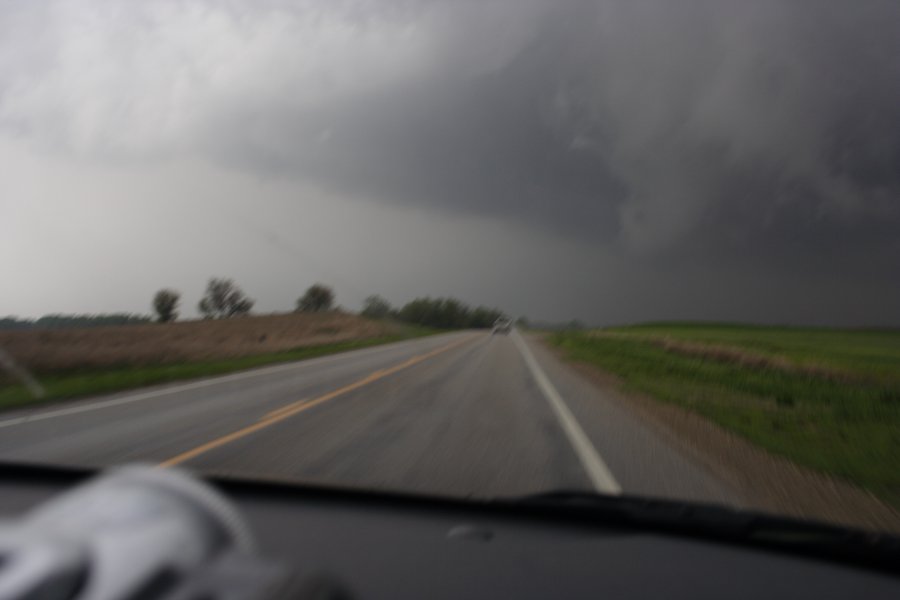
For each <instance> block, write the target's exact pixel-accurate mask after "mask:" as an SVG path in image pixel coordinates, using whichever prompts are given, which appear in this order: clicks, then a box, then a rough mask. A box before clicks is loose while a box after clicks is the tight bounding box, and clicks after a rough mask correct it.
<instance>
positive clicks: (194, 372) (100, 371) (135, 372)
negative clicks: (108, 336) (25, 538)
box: [0, 328, 435, 410]
mask: <svg viewBox="0 0 900 600" xmlns="http://www.w3.org/2000/svg"><path fill="white" fill-rule="evenodd" d="M432 333H435V332H434V331H432V330H428V329H423V328H403V329H401V330H398V331H397V332H396V333H392V334H386V335H380V336H377V337H371V338H365V339H359V340H348V341H344V342H336V343H332V344H318V345H312V346H306V347H299V348H294V349H291V350H285V351H282V352H270V353H265V354H254V355H250V356H240V357H235V358H226V359H219V360H205V361H195V362H180V363H172V364H156V365H136V366H119V367H112V368H94V369H71V370H61V371H55V372H54V371H51V372H48V373H43V374H42V375H41V376H40V383H41V385H42V386H43V388H44V396H43V397H41V398H35V397H34V396H33V395H32V394H31V393H30V392H29V390H28V389H27V388H26V387H25V386H24V385H22V384H18V383H14V382H12V381H7V382H6V385H0V410H3V409H10V408H16V407H21V406H24V405H27V404H33V403H35V402H47V401H53V400H62V399H67V398H77V397H81V396H89V395H94V394H103V393H110V392H117V391H121V390H127V389H131V388H137V387H142V386H147V385H154V384H159V383H168V382H173V381H181V380H185V379H194V378H198V377H210V376H213V375H222V374H224V373H231V372H234V371H242V370H246V369H253V368H256V367H262V366H266V365H273V364H278V363H285V362H291V361H298V360H306V359H310V358H315V357H318V356H325V355H328V354H337V353H340V352H347V351H350V350H359V349H362V348H369V347H371V346H378V345H381V344H388V343H390V342H397V341H401V340H406V339H410V338H413V337H420V336H425V335H430V334H432Z"/></svg>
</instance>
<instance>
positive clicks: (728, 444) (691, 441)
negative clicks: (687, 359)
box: [532, 336, 900, 533]
mask: <svg viewBox="0 0 900 600" xmlns="http://www.w3.org/2000/svg"><path fill="white" fill-rule="evenodd" d="M532 340H533V341H534V342H536V343H539V344H540V345H541V346H542V347H543V348H544V349H545V350H546V351H548V352H550V353H551V354H553V355H554V356H555V357H557V358H558V359H559V360H561V361H563V362H565V363H566V364H568V365H569V366H571V367H572V368H573V369H574V370H575V371H576V372H577V373H578V374H579V375H581V376H582V377H583V378H585V379H586V380H588V381H590V382H591V383H592V384H593V385H594V386H596V387H598V388H600V389H602V391H603V392H604V394H605V395H606V396H608V397H609V398H610V400H611V401H613V402H615V403H616V404H617V405H619V406H620V407H621V408H623V409H625V410H627V411H628V412H630V413H631V414H633V415H634V416H636V417H637V418H639V419H640V420H641V421H642V422H644V423H645V424H646V425H647V426H649V427H651V428H653V429H654V431H656V432H657V433H658V434H659V435H660V436H661V437H664V438H665V439H666V441H667V442H669V443H670V444H672V445H673V446H674V447H677V448H678V449H679V450H680V451H682V452H683V453H685V454H686V455H688V456H690V457H691V458H692V459H693V460H696V461H697V462H699V463H701V464H703V465H704V466H705V467H706V468H708V469H709V470H710V471H711V472H713V473H715V474H716V476H718V477H720V478H721V479H722V480H723V481H725V482H727V483H728V484H729V485H731V486H732V487H734V488H735V489H736V490H738V491H739V492H740V493H741V495H742V496H743V497H744V498H746V501H747V502H748V504H749V506H750V507H751V508H753V509H757V510H762V511H765V512H771V513H777V514H784V515H790V516H794V517H800V518H809V519H816V520H823V521H828V522H837V523H844V524H847V525H851V526H855V527H862V528H866V529H876V530H889V531H893V532H898V533H900V512H898V511H896V510H894V509H893V508H892V507H890V506H888V505H886V504H885V503H883V502H881V501H880V500H879V499H878V498H876V497H875V496H873V495H872V494H870V493H868V492H866V491H865V490H862V489H860V488H857V487H855V486H853V485H851V484H849V483H846V482H844V481H840V480H837V479H834V478H831V477H828V476H825V475H822V474H820V473H816V472H814V471H812V470H810V469H807V468H804V467H800V466H798V465H796V464H794V463H792V462H791V461H788V460H786V459H783V458H780V457H777V456H774V455H772V454H770V453H768V452H766V451H764V450H762V449H760V448H758V447H756V446H754V445H753V444H751V443H750V442H748V441H746V440H744V439H743V438H741V437H739V436H737V435H735V434H733V433H730V432H728V431H726V430H724V429H722V428H721V427H719V426H718V425H716V424H714V423H712V422H711V421H709V420H707V419H705V418H703V417H701V416H699V415H696V414H694V413H691V412H690V411H687V410H685V409H683V408H681V407H678V406H674V405H671V404H666V403H663V402H660V401H657V400H655V399H653V398H650V397H648V396H645V395H641V394H634V393H625V392H623V391H622V389H621V383H620V381H619V380H618V379H617V378H616V377H615V376H614V375H611V374H609V373H607V372H605V371H603V370H601V369H600V368H598V367H596V366H594V365H589V364H586V363H580V362H573V361H570V360H568V359H567V358H566V357H565V356H564V353H563V352H561V351H560V350H559V349H558V348H556V347H555V346H553V345H552V344H548V343H547V342H546V341H544V340H543V339H541V338H539V337H537V336H535V337H533V338H532Z"/></svg>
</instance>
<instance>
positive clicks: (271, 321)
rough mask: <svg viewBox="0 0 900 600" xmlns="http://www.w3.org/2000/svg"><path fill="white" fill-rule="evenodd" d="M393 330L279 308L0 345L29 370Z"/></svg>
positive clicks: (180, 357) (188, 357) (191, 357)
mask: <svg viewBox="0 0 900 600" xmlns="http://www.w3.org/2000/svg"><path fill="white" fill-rule="evenodd" d="M390 333H394V331H392V328H391V327H390V326H389V325H385V324H383V323H379V322H375V321H370V320H368V319H364V318H362V317H358V316H356V315H350V314H345V313H336V312H335V313H323V314H282V315H267V316H258V317H242V318H235V319H226V320H217V321H186V322H181V323H165V324H162V323H153V324H147V325H126V326H116V327H96V328H85V329H58V330H43V331H3V332H0V348H4V349H5V350H6V351H7V352H8V353H9V354H10V355H11V356H12V357H13V358H15V360H16V361H17V362H18V363H19V364H20V365H22V366H23V367H25V368H27V369H29V370H31V371H34V372H38V373H40V372H51V371H62V370H69V369H96V368H105V367H116V366H137V365H157V364H168V363H181V362H187V361H204V360H214V359H221V358H234V357H239V356H249V355H254V354H266V353H271V352H280V351H284V350H290V349H293V348H298V347H305V346H318V345H322V344H332V343H336V342H345V341H349V340H360V339H367V338H373V337H377V336H382V335H386V334H390Z"/></svg>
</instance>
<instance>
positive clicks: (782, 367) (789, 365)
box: [590, 332, 860, 382]
mask: <svg viewBox="0 0 900 600" xmlns="http://www.w3.org/2000/svg"><path fill="white" fill-rule="evenodd" d="M590 335H591V336H593V337H611V338H620V339H621V338H624V339H640V340H644V341H647V342H649V343H651V344H653V345H655V346H658V347H659V348H662V349H663V350H665V351H667V352H674V353H676V354H681V355H683V356H694V357H697V358H701V359H704V360H711V361H715V362H721V363H730V364H734V365H737V366H741V367H747V368H750V369H758V370H775V371H784V372H787V373H798V374H802V375H809V376H812V377H820V378H822V379H827V380H829V381H838V382H853V381H856V380H858V379H860V378H859V377H855V376H854V375H853V374H851V373H845V372H842V371H839V370H837V369H833V368H828V367H822V366H817V365H801V364H797V363H796V362H794V361H792V360H790V359H788V358H786V357H783V356H772V355H766V354H762V353H756V352H753V351H751V350H748V349H746V348H741V347H739V346H728V345H723V344H713V343H708V342H689V341H685V340H677V339H674V338H672V337H669V336H652V335H645V336H638V335H633V334H622V333H618V332H592V333H591V334H590Z"/></svg>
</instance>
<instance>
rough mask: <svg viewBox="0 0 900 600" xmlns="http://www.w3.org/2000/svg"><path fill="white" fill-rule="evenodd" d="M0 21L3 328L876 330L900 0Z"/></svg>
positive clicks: (893, 149)
mask: <svg viewBox="0 0 900 600" xmlns="http://www.w3.org/2000/svg"><path fill="white" fill-rule="evenodd" d="M0 7H2V14H3V17H2V19H0V165H2V166H0V169H2V170H0V173H2V174H0V257H2V258H0V261H2V263H0V264H2V265H3V269H2V271H3V282H4V284H3V293H2V294H0V315H5V314H12V315H19V316H39V315H41V314H44V313H48V312H104V311H138V312H148V311H149V303H150V299H151V297H152V295H153V293H154V292H155V291H156V290H157V289H159V288H161V287H164V286H165V287H173V288H175V289H178V290H180V291H181V292H183V304H184V307H183V311H182V312H183V313H187V314H193V313H194V311H193V308H194V306H195V305H196V302H197V301H198V300H199V297H200V295H201V293H202V289H203V287H204V285H205V281H206V280H207V279H208V278H209V277H210V276H229V277H232V278H234V279H235V280H236V281H237V282H238V283H239V284H240V285H241V286H242V287H243V288H244V289H245V291H246V292H247V293H248V294H249V295H250V296H251V297H253V298H255V299H256V300H257V306H256V308H257V310H258V311H261V312H267V311H275V310H286V309H290V308H291V307H292V306H293V303H294V301H295V299H296V298H297V296H299V295H300V294H301V293H302V292H303V290H304V289H305V288H306V287H308V286H309V285H311V284H312V283H314V282H317V281H322V282H325V283H328V284H331V285H333V286H334V288H335V290H336V292H337V295H338V300H339V302H340V303H341V304H343V305H345V306H347V307H349V308H358V307H359V305H360V303H361V300H362V298H364V297H365V296H366V295H368V294H372V293H378V294H381V295H384V296H385V297H387V298H388V299H389V300H391V301H392V302H394V303H397V304H400V303H402V302H405V301H407V300H409V299H411V298H413V297H414V296H418V295H426V294H428V295H432V296H437V295H454V296H457V297H460V298H462V299H464V300H466V301H469V302H471V303H477V304H489V305H497V306H500V307H502V308H504V309H506V310H507V311H508V312H510V313H512V314H515V315H518V314H525V315H528V316H530V317H533V318H541V319H570V318H576V317H577V318H580V319H582V320H584V321H587V322H590V323H598V324H602V323H618V322H625V321H638V320H647V319H664V318H697V319H737V320H748V321H764V322H778V323H802V324H807V323H808V324H852V325H878V324H881V325H895V326H897V325H900V2H897V1H896V0H857V1H854V2H850V1H847V0H840V1H830V0H780V1H775V0H754V1H753V2H748V1H746V0H684V1H679V2H671V1H669V0H597V1H581V0H553V1H550V0H495V1H490V0H482V1H474V0H473V1H460V0H455V1H428V0H420V1H415V0H379V1H378V2H368V3H367V2H356V1H354V2H350V1H335V0H328V1H325V0H319V1H311V0H307V1H306V2H282V1H277V0H269V1H266V2H260V1H253V2H250V1H247V2H241V1H230V2H212V1H197V2H190V1H157V2H141V3H136V2H103V1H94V2H77V1H75V2H45V1H40V0H28V1H25V0H12V1H3V2H2V4H0Z"/></svg>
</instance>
